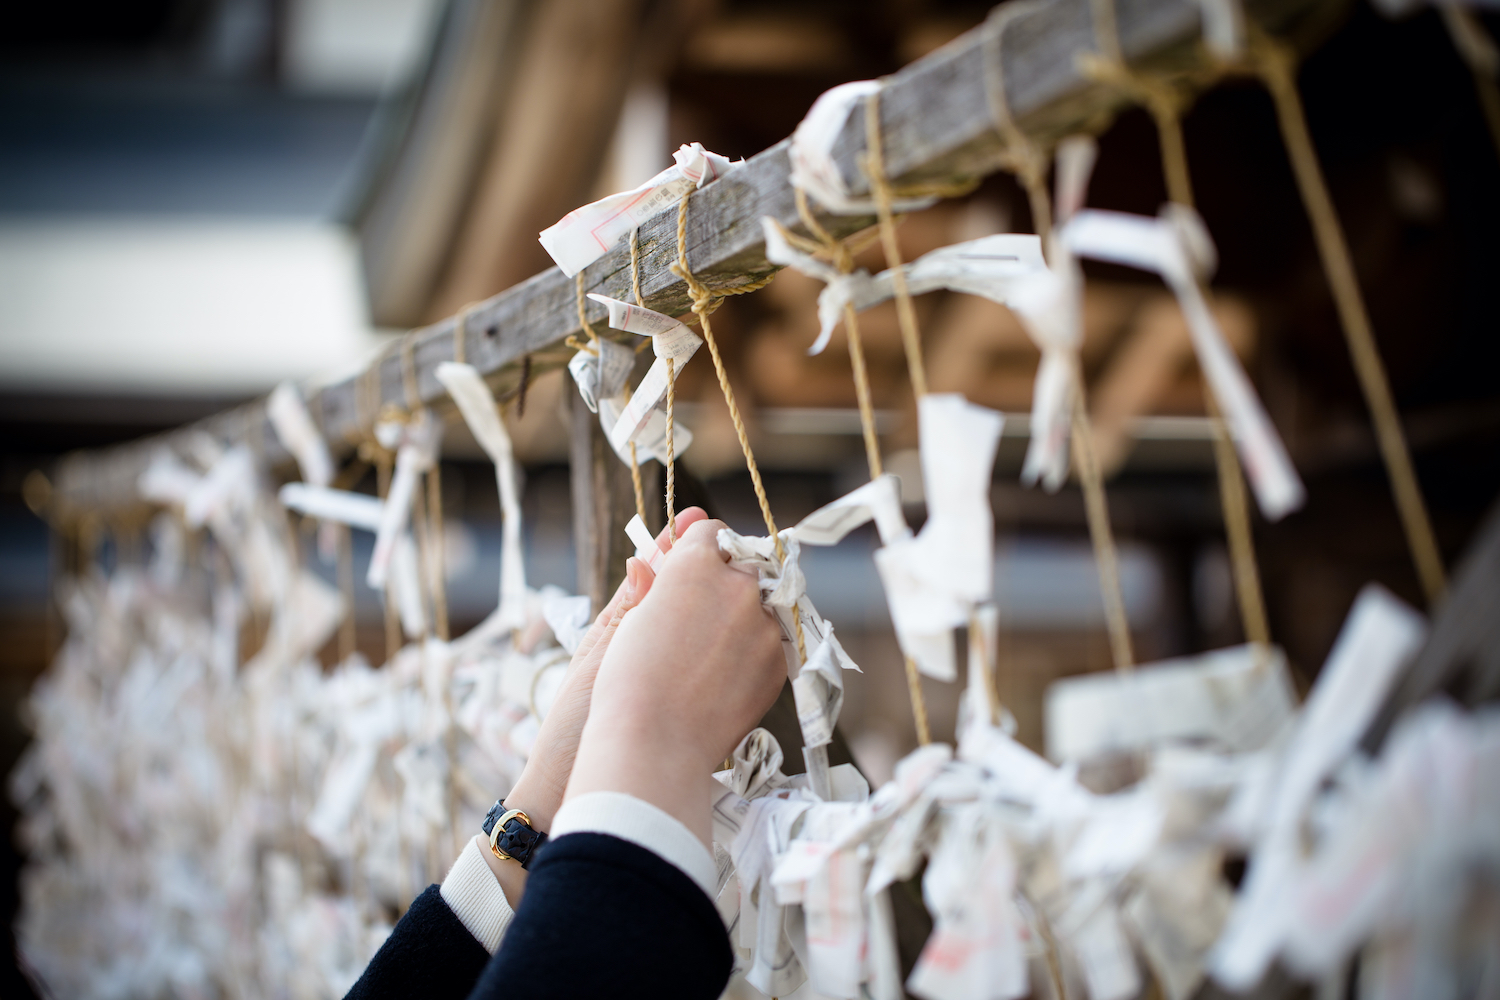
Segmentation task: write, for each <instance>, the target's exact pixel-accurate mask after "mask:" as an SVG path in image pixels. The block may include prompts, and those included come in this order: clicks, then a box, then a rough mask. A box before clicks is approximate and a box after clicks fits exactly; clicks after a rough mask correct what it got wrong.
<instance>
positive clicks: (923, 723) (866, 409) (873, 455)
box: [777, 188, 932, 746]
mask: <svg viewBox="0 0 1500 1000" xmlns="http://www.w3.org/2000/svg"><path fill="white" fill-rule="evenodd" d="M796 197H797V215H798V216H799V217H800V218H801V220H802V224H803V225H804V226H806V227H807V229H808V231H809V232H810V233H812V234H813V235H814V236H815V237H816V239H807V238H806V237H803V236H799V235H797V234H796V233H793V232H791V231H790V230H788V229H787V228H786V227H785V226H783V225H781V224H780V223H779V222H778V223H777V228H778V229H780V230H781V233H782V235H783V236H784V237H785V238H786V239H787V241H788V242H789V243H791V244H792V245H793V246H795V247H797V248H798V249H800V250H802V251H803V252H805V253H809V254H816V255H818V256H822V257H826V258H828V259H829V260H830V261H831V262H832V263H833V265H834V266H835V267H836V268H838V270H839V273H840V274H849V273H850V272H852V271H853V270H854V255H855V254H856V253H858V252H859V251H860V250H862V249H864V247H865V246H867V245H869V244H868V243H867V242H865V241H861V240H859V239H857V238H856V239H851V240H850V241H849V242H848V243H845V242H843V241H840V240H837V239H835V238H834V236H833V234H832V233H830V232H829V231H828V230H827V228H826V227H824V226H823V224H822V223H820V222H819V221H818V219H817V217H816V216H815V215H813V213H812V208H811V206H810V205H809V204H808V201H807V193H806V192H805V191H803V190H802V189H801V188H797V189H796ZM891 226H892V228H894V226H895V221H894V219H893V220H892V223H891ZM867 239H868V240H871V241H873V240H881V239H884V234H883V232H881V231H880V230H879V229H877V230H876V232H875V234H874V236H873V237H867ZM844 331H845V333H846V334H847V335H848V339H849V367H850V368H851V370H852V371H853V374H854V393H855V396H856V398H857V399H858V400H859V422H860V428H861V430H862V432H863V434H864V439H865V458H866V460H867V461H868V462H869V466H870V478H871V479H872V480H873V479H875V478H877V477H879V476H880V475H881V474H882V473H883V471H884V467H883V463H882V462H881V459H880V437H879V434H878V433H877V431H876V427H875V409H874V405H873V403H872V402H871V395H870V377H869V372H868V370H867V368H866V367H865V352H864V346H863V343H862V341H861V338H860V333H859V320H858V313H857V312H856V311H855V309H854V306H853V304H852V303H845V305H844ZM904 659H905V671H906V688H907V695H908V696H909V698H910V700H911V710H912V719H913V722H914V723H915V725H916V729H917V741H918V742H919V743H920V744H921V745H923V746H925V745H927V744H928V743H930V742H932V727H931V724H930V723H929V721H928V717H927V702H926V699H925V698H924V697H923V694H922V685H921V680H920V677H919V676H918V674H917V665H916V662H915V661H914V660H913V659H912V658H911V657H909V656H908V657H905V658H904Z"/></svg>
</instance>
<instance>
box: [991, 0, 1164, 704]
mask: <svg viewBox="0 0 1500 1000" xmlns="http://www.w3.org/2000/svg"><path fill="white" fill-rule="evenodd" d="M1034 7H1035V5H1033V4H1018V3H1013V4H1006V5H1004V6H1003V7H1000V8H999V9H998V10H997V11H996V12H995V13H994V14H992V15H990V19H989V22H988V24H989V37H988V39H987V41H988V43H989V45H988V51H987V53H986V56H987V57H986V59H985V60H984V81H985V96H986V99H987V101H988V103H989V107H990V115H991V117H992V118H993V119H994V121H995V128H996V130H997V131H999V133H1000V136H1001V138H1002V139H1003V140H1004V141H1005V144H1006V152H1005V154H1004V156H1003V161H1004V162H1005V163H1007V164H1008V167H1009V169H1011V170H1013V171H1014V172H1015V173H1016V174H1017V177H1018V178H1019V179H1020V181H1021V183H1022V186H1024V187H1025V188H1026V191H1027V194H1028V196H1029V197H1030V199H1031V212H1032V218H1033V219H1034V220H1035V222H1036V228H1037V235H1039V236H1040V237H1041V238H1042V248H1043V250H1044V251H1047V250H1048V248H1049V244H1050V243H1051V240H1052V203H1051V198H1050V197H1049V195H1048V194H1047V186H1046V175H1047V163H1048V161H1049V160H1050V159H1051V157H1050V154H1048V153H1045V152H1044V151H1043V149H1042V147H1041V146H1040V145H1039V144H1038V143H1037V142H1036V140H1035V139H1033V138H1031V136H1029V135H1027V134H1026V132H1025V131H1023V130H1022V129H1021V128H1020V126H1018V125H1017V124H1016V121H1015V117H1014V116H1013V115H1012V114H1011V111H1010V103H1009V100H1008V99H1007V97H1006V94H1005V65H1004V62H1003V60H1002V58H1001V45H1002V42H1003V40H1004V36H1005V29H1006V28H1007V27H1009V26H1010V24H1011V22H1012V21H1014V20H1015V19H1016V18H1017V17H1018V16H1020V15H1023V14H1026V13H1028V12H1030V11H1031V10H1032V9H1034ZM1073 381H1074V384H1075V387H1076V388H1075V392H1074V393H1073V421H1072V436H1071V438H1072V449H1073V459H1074V465H1075V468H1076V469H1077V472H1078V481H1079V485H1080V487H1081V488H1082V491H1083V501H1084V512H1085V514H1086V516H1087V520H1088V525H1089V539H1090V541H1091V542H1092V543H1093V547H1094V562H1095V563H1096V564H1097V565H1098V568H1099V590H1100V595H1101V597H1102V599H1103V602H1104V620H1105V624H1106V626H1107V628H1108V631H1109V646H1110V656H1111V659H1112V660H1113V662H1114V666H1115V670H1116V671H1117V672H1119V673H1122V674H1128V673H1130V672H1131V671H1133V670H1134V669H1135V651H1134V649H1133V648H1132V647H1133V644H1132V642H1131V636H1130V619H1129V617H1128V616H1127V615H1126V613H1125V597H1124V593H1123V591H1122V590H1121V587H1120V557H1119V550H1118V548H1117V546H1116V545H1115V537H1114V531H1113V529H1112V528H1111V526H1110V522H1109V501H1108V498H1107V497H1106V496H1105V492H1104V477H1103V476H1102V475H1101V473H1100V471H1099V460H1098V455H1097V453H1096V452H1095V450H1094V432H1093V426H1092V424H1091V423H1090V421H1089V416H1088V407H1087V405H1086V402H1085V383H1084V379H1083V365H1082V362H1081V361H1080V359H1079V358H1078V357H1077V356H1076V355H1075V356H1074V358H1073Z"/></svg>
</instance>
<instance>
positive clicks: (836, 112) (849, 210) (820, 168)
mask: <svg viewBox="0 0 1500 1000" xmlns="http://www.w3.org/2000/svg"><path fill="white" fill-rule="evenodd" d="M880 88H881V83H880V81H879V80H856V81H854V82H853V83H845V84H840V85H839V86H837V87H834V88H833V89H831V90H825V91H824V92H823V93H822V94H821V95H820V96H819V97H818V99H817V100H816V101H814V102H813V106H812V107H811V108H809V109H808V112H807V116H806V117H805V118H803V119H802V121H801V122H799V123H798V125H797V128H796V130H795V131H793V132H792V147H791V150H790V151H789V154H788V155H789V156H790V157H791V161H792V178H791V180H792V186H793V187H798V188H801V189H802V190H804V191H806V192H807V193H808V194H809V195H810V196H812V198H813V199H814V200H815V201H817V202H818V204H820V205H822V206H823V207H824V208H826V209H828V210H829V211H830V212H834V213H836V214H838V215H869V214H872V213H874V211H875V201H874V199H873V198H868V197H863V198H856V197H853V196H852V195H851V194H850V193H849V188H848V185H846V184H845V183H844V175H843V173H842V172H841V171H840V170H839V166H838V163H836V162H835V161H834V158H833V146H834V143H835V142H837V141H838V137H839V134H840V133H841V132H842V131H843V129H844V123H845V122H846V121H848V119H849V115H850V113H852V112H853V111H855V110H856V109H860V110H861V113H863V110H862V109H863V107H864V104H863V102H864V99H865V98H866V97H868V96H869V95H871V94H875V93H878V92H879V91H880ZM936 202H937V198H935V197H933V198H902V199H897V200H896V201H895V202H894V204H893V206H892V207H893V210H894V211H897V212H915V211H917V210H919V209H923V208H927V207H928V206H930V205H933V204H935V203H936Z"/></svg>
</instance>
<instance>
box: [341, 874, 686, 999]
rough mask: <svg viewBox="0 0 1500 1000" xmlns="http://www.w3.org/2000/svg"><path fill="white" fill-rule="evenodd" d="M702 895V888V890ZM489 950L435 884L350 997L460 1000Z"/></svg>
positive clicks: (388, 940)
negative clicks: (458, 915) (439, 892)
mask: <svg viewBox="0 0 1500 1000" xmlns="http://www.w3.org/2000/svg"><path fill="white" fill-rule="evenodd" d="M700 895H701V893H700ZM489 960H490V955H489V952H487V951H485V950H484V946H483V945H482V944H480V943H479V942H478V941H477V940H475V938H474V935H472V934H470V933H469V931H468V928H466V927H464V925H463V924H462V923H460V922H459V919H458V917H457V916H456V915H454V913H453V911H452V910H451V909H449V908H448V904H447V903H445V902H443V897H442V896H440V895H439V894H438V887H437V886H435V885H430V886H428V887H427V891H426V892H424V893H422V895H420V896H418V897H417V898H416V900H415V901H414V902H413V903H412V904H411V909H409V910H407V911H406V915H405V916H403V917H402V918H401V920H400V921H399V922H398V923H397V924H396V927H395V929H394V930H392V931H391V936H390V937H388V938H386V939H385V944H383V945H381V946H380V950H379V951H377V952H376V953H375V957H374V958H372V959H370V964H369V965H368V966H367V967H366V968H365V972H364V975H362V976H360V977H359V982H357V983H355V984H354V988H353V989H351V990H350V991H349V995H348V997H346V998H345V1000H405V998H407V997H411V998H418V997H424V998H431V1000H459V998H461V997H466V996H468V995H469V993H470V991H471V990H473V989H474V983H475V981H477V980H478V979H479V974H480V973H481V972H483V971H484V967H485V963H486V962H488V961H489Z"/></svg>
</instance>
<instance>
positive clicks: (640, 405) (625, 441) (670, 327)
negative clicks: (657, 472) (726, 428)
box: [589, 293, 703, 464]
mask: <svg viewBox="0 0 1500 1000" xmlns="http://www.w3.org/2000/svg"><path fill="white" fill-rule="evenodd" d="M589 298H591V299H593V300H594V301H595V302H598V303H600V304H602V305H603V306H605V307H606V308H607V309H609V325H610V326H611V327H613V328H614V329H616V330H623V331H625V332H626V333H634V334H636V335H638V336H642V337H650V338H651V347H652V350H653V352H654V353H655V355H656V361H655V362H653V363H652V365H651V367H650V369H648V370H647V372H646V375H645V377H644V378H642V379H641V384H640V385H638V386H636V388H635V391H634V392H633V393H631V394H630V399H629V401H628V402H625V403H624V405H623V407H622V408H621V410H620V414H619V416H618V418H617V419H615V421H614V423H613V424H612V425H606V426H605V431H606V432H607V433H608V434H609V443H610V446H611V447H612V448H614V450H615V452H616V454H622V455H623V454H628V453H629V451H630V444H631V442H634V443H635V445H636V450H637V453H638V454H642V453H644V457H647V458H655V459H657V460H659V461H661V462H662V463H663V464H665V462H666V448H665V443H666V442H665V438H666V417H665V414H663V413H662V412H661V410H660V406H661V404H662V402H663V400H665V399H666V397H667V386H668V384H669V383H670V382H674V381H676V379H677V377H678V376H679V375H681V374H682V369H683V367H684V366H686V364H687V363H688V361H690V360H691V359H692V357H693V355H694V354H696V353H697V351H698V348H699V347H701V346H703V340H702V339H701V338H700V337H699V336H698V335H697V334H696V333H694V332H693V331H692V330H689V329H688V328H687V327H686V326H684V325H683V324H681V323H679V322H678V321H677V320H675V319H673V318H672V317H670V316H667V315H665V314H663V313H659V312H656V311H655V310H652V309H646V308H644V307H643V306H638V305H632V304H631V303H629V302H621V301H620V300H619V299H612V298H609V297H608V296H605V295H597V294H593V293H591V294H590V295H589ZM621 350H625V351H629V350H630V349H629V348H621ZM630 353H631V356H632V358H633V357H634V352H633V351H631V352H630ZM602 415H603V412H602V411H601V416H602ZM674 431H675V435H674V439H673V442H672V446H673V451H674V453H675V454H678V455H680V454H681V453H682V452H684V451H686V450H687V447H688V445H689V444H690V443H691V442H692V434H691V433H690V432H689V431H687V430H686V429H685V428H682V427H676V428H674Z"/></svg>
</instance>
